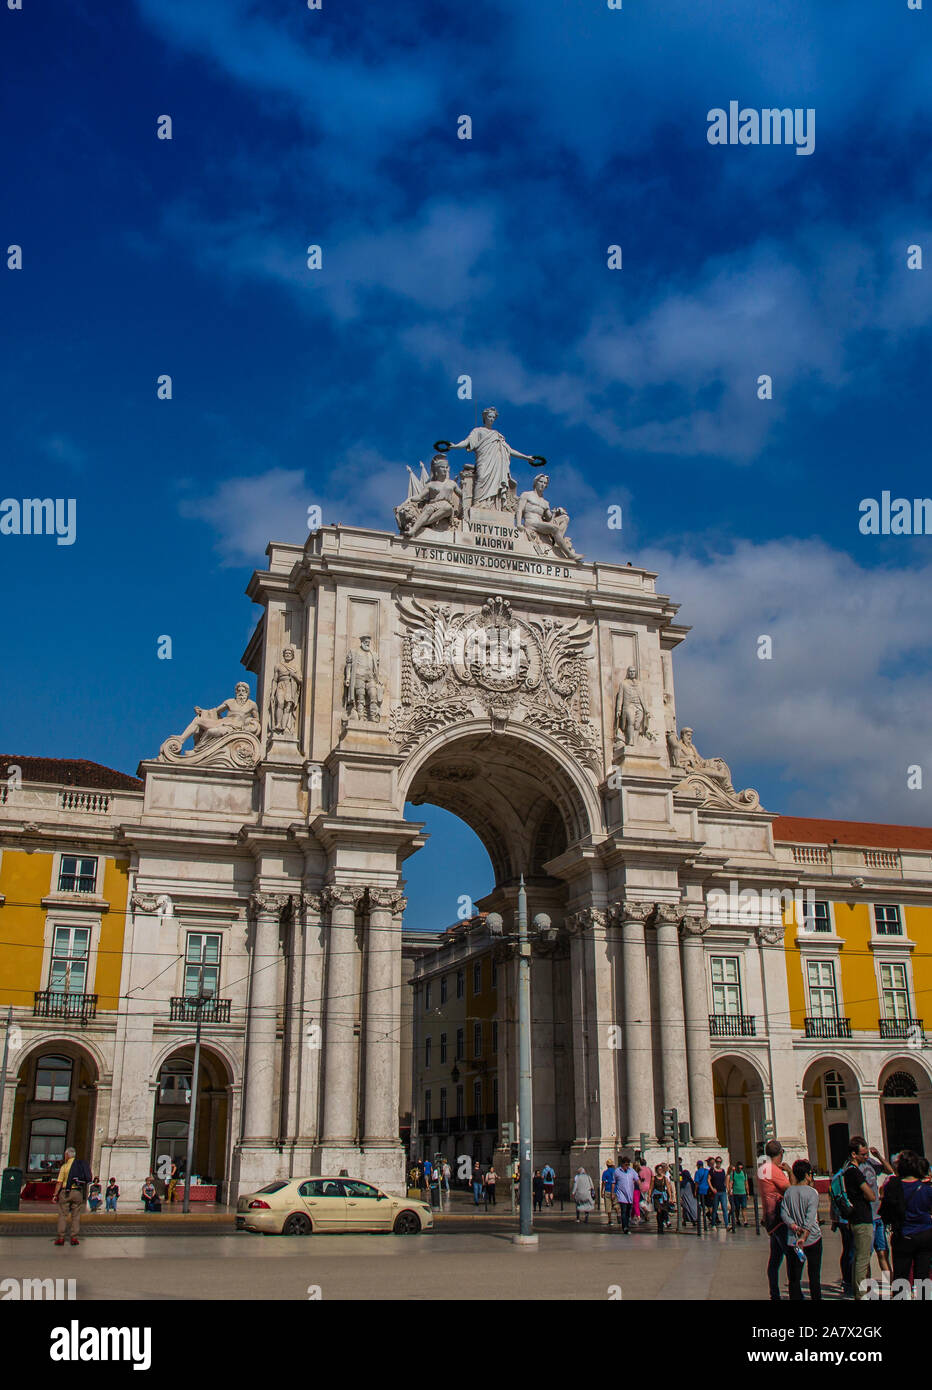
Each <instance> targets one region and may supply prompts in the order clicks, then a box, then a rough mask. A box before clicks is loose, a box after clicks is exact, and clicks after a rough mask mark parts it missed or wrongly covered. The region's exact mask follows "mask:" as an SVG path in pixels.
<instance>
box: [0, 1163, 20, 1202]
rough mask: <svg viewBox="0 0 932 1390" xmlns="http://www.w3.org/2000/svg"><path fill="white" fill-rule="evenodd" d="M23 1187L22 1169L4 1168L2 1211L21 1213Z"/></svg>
mask: <svg viewBox="0 0 932 1390" xmlns="http://www.w3.org/2000/svg"><path fill="white" fill-rule="evenodd" d="M22 1185H23V1170H22V1168H4V1170H3V1177H2V1178H0V1211H19V1194H20V1189H21V1188H22Z"/></svg>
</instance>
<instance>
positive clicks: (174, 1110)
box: [151, 1043, 232, 1201]
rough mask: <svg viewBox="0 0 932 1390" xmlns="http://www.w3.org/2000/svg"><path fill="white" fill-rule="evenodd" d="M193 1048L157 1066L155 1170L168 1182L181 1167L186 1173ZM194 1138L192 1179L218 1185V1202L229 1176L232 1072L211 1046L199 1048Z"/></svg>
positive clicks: (182, 1049)
mask: <svg viewBox="0 0 932 1390" xmlns="http://www.w3.org/2000/svg"><path fill="white" fill-rule="evenodd" d="M193 1071H194V1044H193V1043H190V1044H188V1045H187V1046H185V1047H179V1048H176V1049H175V1050H174V1051H173V1052H171V1053H170V1054H169V1055H168V1056H167V1057H165V1058H164V1059H163V1060H162V1062H161V1063H160V1065H159V1068H158V1074H157V1078H156V1091H155V1114H154V1117H153V1125H152V1157H151V1168H152V1172H153V1173H154V1174H157V1175H159V1176H160V1180H161V1182H162V1183H163V1184H164V1180H165V1177H166V1176H167V1174H168V1173H169V1172H170V1171H171V1165H172V1163H177V1165H178V1168H179V1171H181V1172H182V1173H183V1172H184V1167H185V1164H186V1161H187V1150H188V1127H189V1118H190V1113H191V1088H192V1077H193ZM199 1083H200V1084H199V1087H198V1097H197V1118H196V1126H197V1128H196V1133H195V1137H194V1153H193V1162H192V1177H194V1176H197V1177H198V1178H200V1180H201V1181H202V1182H205V1183H210V1184H214V1183H215V1184H216V1185H217V1187H218V1189H221V1190H219V1191H218V1194H217V1195H218V1200H220V1201H222V1200H223V1194H222V1185H223V1183H224V1181H225V1180H226V1178H227V1176H228V1172H229V1144H230V1139H229V1124H228V1120H229V1088H230V1085H231V1084H232V1077H231V1075H230V1071H229V1067H228V1066H227V1063H226V1062H225V1061H224V1059H223V1058H222V1057H221V1056H220V1055H219V1053H217V1052H215V1051H214V1050H213V1049H212V1048H210V1047H209V1046H205V1045H204V1044H203V1043H202V1044H201V1058H200V1071H199Z"/></svg>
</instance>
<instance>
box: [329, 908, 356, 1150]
mask: <svg viewBox="0 0 932 1390" xmlns="http://www.w3.org/2000/svg"><path fill="white" fill-rule="evenodd" d="M363 891H364V890H363V889H362V888H359V887H356V886H355V885H353V884H345V883H335V884H331V885H330V886H329V887H327V888H325V889H324V892H323V899H324V902H325V903H326V904H327V905H328V906H329V908H330V930H329V932H328V934H327V1010H326V1016H325V1019H324V1120H323V1135H322V1140H323V1143H324V1144H329V1145H333V1146H343V1147H346V1146H348V1145H349V1146H351V1145H353V1144H355V1142H356V1082H357V1076H358V1061H359V1043H358V1040H357V1038H356V1036H355V1028H354V1024H355V1022H356V970H355V961H356V908H357V906H358V905H359V903H360V901H361V900H362V896H363Z"/></svg>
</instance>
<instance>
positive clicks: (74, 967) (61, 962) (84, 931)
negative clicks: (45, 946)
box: [49, 927, 91, 994]
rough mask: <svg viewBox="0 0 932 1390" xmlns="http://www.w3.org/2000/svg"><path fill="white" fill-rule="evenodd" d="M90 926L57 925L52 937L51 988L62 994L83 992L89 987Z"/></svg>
mask: <svg viewBox="0 0 932 1390" xmlns="http://www.w3.org/2000/svg"><path fill="white" fill-rule="evenodd" d="M90 941H91V931H90V927H56V928H55V935H54V937H53V938H52V968H51V970H50V972H49V989H51V990H54V991H55V992H56V993H60V994H83V993H84V992H85V989H86V987H87V957H88V950H89V948H90Z"/></svg>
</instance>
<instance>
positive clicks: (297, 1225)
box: [282, 1211, 314, 1236]
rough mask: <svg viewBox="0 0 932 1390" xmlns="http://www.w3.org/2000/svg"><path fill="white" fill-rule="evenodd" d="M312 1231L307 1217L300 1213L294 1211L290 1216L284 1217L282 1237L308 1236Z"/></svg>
mask: <svg viewBox="0 0 932 1390" xmlns="http://www.w3.org/2000/svg"><path fill="white" fill-rule="evenodd" d="M313 1229H314V1228H313V1226H312V1225H311V1218H310V1217H309V1216H305V1215H304V1214H303V1213H302V1212H300V1211H294V1212H292V1213H291V1215H290V1216H286V1217H285V1224H284V1225H283V1226H282V1235H283V1236H309V1235H310V1234H311V1231H312V1230H313Z"/></svg>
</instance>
